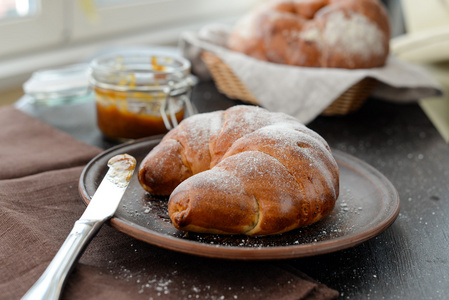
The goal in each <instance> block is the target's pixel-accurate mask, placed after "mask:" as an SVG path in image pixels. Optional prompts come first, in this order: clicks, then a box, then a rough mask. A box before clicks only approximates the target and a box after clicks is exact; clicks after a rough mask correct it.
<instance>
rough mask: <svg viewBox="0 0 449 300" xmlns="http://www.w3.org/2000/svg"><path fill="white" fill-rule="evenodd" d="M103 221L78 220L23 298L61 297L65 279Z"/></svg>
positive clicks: (34, 299) (24, 299) (47, 298)
mask: <svg viewBox="0 0 449 300" xmlns="http://www.w3.org/2000/svg"><path fill="white" fill-rule="evenodd" d="M104 222H105V220H103V221H98V220H96V221H91V220H78V221H76V222H75V225H74V226H73V229H72V231H71V232H70V234H69V236H68V237H67V238H66V240H65V241H64V243H63V244H62V246H61V248H60V249H59V251H58V253H56V255H55V257H54V258H53V260H52V261H51V262H50V264H49V265H48V267H47V269H46V270H45V272H44V273H43V274H42V276H41V277H40V278H39V279H38V280H37V281H36V283H35V284H34V285H33V286H32V287H31V288H30V289H29V290H28V292H27V293H26V294H25V295H24V296H23V297H22V300H39V299H46V300H50V299H52V300H56V299H59V296H60V294H61V291H62V288H63V286H64V283H65V280H66V278H67V276H68V275H69V273H70V272H71V271H72V269H73V266H74V265H75V262H76V261H77V260H78V259H79V257H80V256H81V254H82V253H83V252H84V250H85V249H86V247H87V245H88V244H89V242H90V241H91V240H92V238H93V237H94V236H95V235H96V234H97V232H98V230H99V229H100V228H101V226H102V225H103V223H104Z"/></svg>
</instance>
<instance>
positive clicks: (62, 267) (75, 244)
mask: <svg viewBox="0 0 449 300" xmlns="http://www.w3.org/2000/svg"><path fill="white" fill-rule="evenodd" d="M108 167H109V170H108V172H107V173H106V175H105V177H104V178H103V180H102V181H101V183H100V185H99V186H98V188H97V190H96V192H95V194H94V196H93V197H92V200H91V201H90V203H89V205H88V206H87V208H86V210H85V211H84V213H83V214H82V215H81V217H80V219H79V220H78V221H76V222H75V224H74V226H73V229H72V231H71V232H70V234H69V235H68V236H67V238H66V240H65V241H64V243H63V244H62V246H61V248H60V249H59V251H58V253H56V255H55V257H54V258H53V260H52V261H51V262H50V264H49V265H48V267H47V269H46V270H45V271H44V273H43V274H42V276H41V277H40V278H39V279H38V280H37V281H36V283H35V284H34V285H33V286H32V287H31V288H30V289H29V290H28V292H27V293H26V294H25V295H24V296H23V297H22V299H25V300H28V299H33V300H34V299H59V297H60V294H61V291H62V288H63V286H64V283H65V281H66V279H67V277H68V275H69V274H70V272H71V271H72V269H73V267H74V265H75V263H76V261H77V260H78V259H79V258H80V257H81V255H82V253H83V252H84V250H85V249H86V247H87V245H88V244H89V242H90V241H91V240H92V238H93V237H94V236H95V235H96V234H97V232H98V231H99V230H100V228H101V226H102V225H103V224H104V222H106V221H107V220H108V219H110V218H111V217H112V216H113V215H114V213H115V211H116V210H117V207H118V205H119V203H120V201H121V199H122V197H123V194H124V193H125V191H126V188H127V187H128V185H129V182H130V180H131V177H132V174H133V172H134V169H135V167H136V159H135V158H134V157H132V156H131V155H128V154H120V155H116V156H114V157H112V158H111V159H110V160H109V161H108Z"/></svg>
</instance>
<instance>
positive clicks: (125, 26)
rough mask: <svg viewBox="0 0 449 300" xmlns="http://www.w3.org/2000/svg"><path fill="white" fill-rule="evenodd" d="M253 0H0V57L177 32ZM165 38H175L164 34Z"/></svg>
mask: <svg viewBox="0 0 449 300" xmlns="http://www.w3.org/2000/svg"><path fill="white" fill-rule="evenodd" d="M257 1H258V0H251V1H249V0H245V1H241V0H213V1H210V0H146V1H144V0H131V1H129V0H64V1H60V0H0V44H1V45H0V60H1V59H2V58H4V57H13V56H17V55H22V54H26V53H32V52H35V51H43V50H47V49H54V48H55V47H62V46H64V45H73V44H76V45H79V44H81V43H91V42H99V41H104V40H110V39H116V38H119V37H126V36H132V35H136V34H149V33H156V32H161V31H164V30H166V31H167V30H168V31H170V32H172V31H173V29H177V30H178V31H179V32H181V31H182V30H183V29H187V28H190V27H192V28H194V27H195V26H196V27H198V26H200V24H206V23H207V22H217V21H218V22H220V20H225V19H227V18H228V19H229V18H233V17H234V18H235V17H238V16H240V15H241V14H242V13H244V12H245V11H247V10H248V9H249V8H250V7H251V6H252V5H254V4H255V3H256V2H257ZM189 26H190V27H189ZM175 31H176V30H175ZM170 39H171V40H173V41H174V40H175V39H176V37H175V36H170V37H166V40H167V41H168V40H170ZM161 40H162V39H161ZM142 43H146V44H158V43H159V41H158V40H155V41H154V42H153V43H152V41H151V40H147V41H142Z"/></svg>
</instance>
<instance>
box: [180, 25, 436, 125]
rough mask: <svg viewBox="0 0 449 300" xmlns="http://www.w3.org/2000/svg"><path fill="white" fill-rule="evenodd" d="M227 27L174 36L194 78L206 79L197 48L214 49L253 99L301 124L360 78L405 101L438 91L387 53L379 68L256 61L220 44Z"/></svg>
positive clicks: (414, 69)
mask: <svg viewBox="0 0 449 300" xmlns="http://www.w3.org/2000/svg"><path fill="white" fill-rule="evenodd" d="M229 31H230V27H229V26H226V25H221V24H211V25H208V26H206V27H204V28H202V29H201V30H200V31H199V32H185V33H183V34H182V35H181V38H180V48H181V51H182V53H183V55H184V56H185V57H186V58H188V59H189V60H190V61H191V62H192V69H193V72H194V73H195V74H197V75H198V77H199V78H200V79H203V80H205V79H210V74H209V72H208V69H207V67H206V66H205V65H204V63H203V61H202V60H201V53H202V51H204V50H206V51H210V52H213V53H215V54H216V55H217V56H218V57H220V59H221V60H222V61H223V62H224V63H226V64H227V65H228V66H229V67H230V68H231V69H232V71H233V72H234V74H235V75H236V76H237V77H238V78H239V79H240V80H241V81H242V83H243V84H244V85H245V86H246V88H247V89H248V90H249V91H250V92H251V93H252V94H253V95H254V97H255V98H256V99H257V101H258V103H259V104H260V105H261V106H263V107H265V108H267V109H268V110H270V111H279V112H284V113H287V114H290V115H292V116H294V117H296V118H298V119H299V120H300V121H301V122H303V123H305V124H307V123H309V122H311V121H312V120H313V119H315V118H316V117H317V116H318V115H320V114H321V113H322V112H323V111H324V110H325V109H326V108H327V107H328V106H329V105H330V104H331V103H332V102H333V101H334V100H335V99H337V98H338V97H339V96H340V95H341V94H343V93H344V92H345V91H346V90H348V89H349V88H351V87H352V86H353V85H354V84H356V83H358V82H359V81H360V80H362V79H364V78H366V77H371V78H375V79H377V80H378V81H379V85H378V86H377V87H376V89H375V90H374V91H373V93H372V96H374V97H376V98H381V99H385V100H390V101H399V102H410V101H417V100H419V99H421V98H426V97H431V96H438V95H442V89H441V87H440V85H439V84H438V83H437V82H436V81H435V80H434V79H433V78H431V77H430V76H429V75H428V74H427V73H426V71H425V70H424V69H422V68H420V67H418V66H416V65H412V64H409V63H405V62H403V61H400V60H398V59H396V58H395V57H393V56H390V57H389V58H388V61H387V64H386V65H385V66H384V67H382V68H374V69H358V70H347V69H336V68H333V69H330V68H305V67H296V66H287V65H280V64H275V63H270V62H264V61H260V60H257V59H254V58H251V57H248V56H246V55H244V54H241V53H236V52H233V51H230V50H228V49H227V48H226V47H225V44H226V39H227V36H228V33H229Z"/></svg>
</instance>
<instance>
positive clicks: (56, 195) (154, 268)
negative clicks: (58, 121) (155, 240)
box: [0, 107, 338, 300]
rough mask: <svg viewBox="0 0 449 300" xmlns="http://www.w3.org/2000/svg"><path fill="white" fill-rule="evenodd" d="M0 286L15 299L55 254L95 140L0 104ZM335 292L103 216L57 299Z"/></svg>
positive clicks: (78, 210)
mask: <svg viewBox="0 0 449 300" xmlns="http://www.w3.org/2000/svg"><path fill="white" fill-rule="evenodd" d="M0 128H1V131H0V140H1V147H0V170H1V171H0V172H1V177H0V294H1V298H2V299H19V298H20V297H21V296H22V295H23V294H24V293H25V292H26V291H27V290H28V289H29V288H30V287H31V285H32V284H33V283H34V282H35V281H36V280H37V279H38V278H39V276H40V275H41V274H42V272H43V271H44V270H45V268H46V267H47V265H48V264H49V262H50V261H51V259H52V258H53V257H54V255H55V254H56V252H57V251H58V249H59V247H60V246H61V245H62V243H63V241H64V239H65V238H66V237H67V235H68V234H69V232H70V230H71V229H72V226H73V223H74V222H75V221H76V220H77V219H78V218H79V217H80V216H81V214H82V212H83V211H84V205H83V204H82V202H81V200H80V196H79V194H78V189H77V187H78V180H79V177H80V174H81V171H82V170H83V166H84V165H85V164H86V163H87V162H88V161H89V160H90V159H92V158H93V157H94V156H95V155H96V154H98V153H100V152H101V150H100V149H98V148H95V147H92V146H88V145H86V144H83V143H81V142H78V141H76V140H75V139H73V138H71V137H70V136H68V135H66V134H64V133H62V132H59V131H57V130H55V129H53V128H51V127H49V126H48V125H46V124H43V123H40V122H39V121H37V120H35V119H33V118H31V117H29V116H27V115H25V114H23V113H22V112H20V111H18V110H16V109H14V108H12V107H3V108H0ZM337 296H338V292H337V291H335V290H332V289H330V288H328V287H327V286H325V285H323V284H320V283H318V282H316V281H314V280H312V279H310V278H308V277H307V276H306V275H305V274H303V273H301V272H300V271H296V270H295V271H294V272H292V271H290V270H287V269H286V268H283V267H282V265H280V264H279V265H278V264H277V263H276V262H269V261H267V262H245V261H225V260H214V259H209V258H202V257H195V256H191V255H186V254H181V253H176V252H173V251H169V250H165V249H161V248H158V247H155V246H152V245H149V244H146V243H144V242H141V241H138V240H136V239H134V238H131V237H129V236H127V235H124V234H122V233H120V232H118V231H116V230H114V229H112V228H111V227H110V226H108V225H105V226H103V228H102V229H101V230H100V232H99V234H98V236H97V237H96V238H95V239H94V240H93V241H92V242H91V244H90V245H89V247H88V248H87V249H86V252H85V253H84V255H83V256H82V257H81V259H80V261H79V263H78V264H77V265H76V267H75V269H74V272H73V273H72V275H71V276H70V277H69V280H68V283H67V286H66V287H65V289H64V292H63V295H62V299H108V300H109V299H112V300H114V299H156V298H160V299H189V298H193V299H272V298H278V299H334V298H336V297H337Z"/></svg>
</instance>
